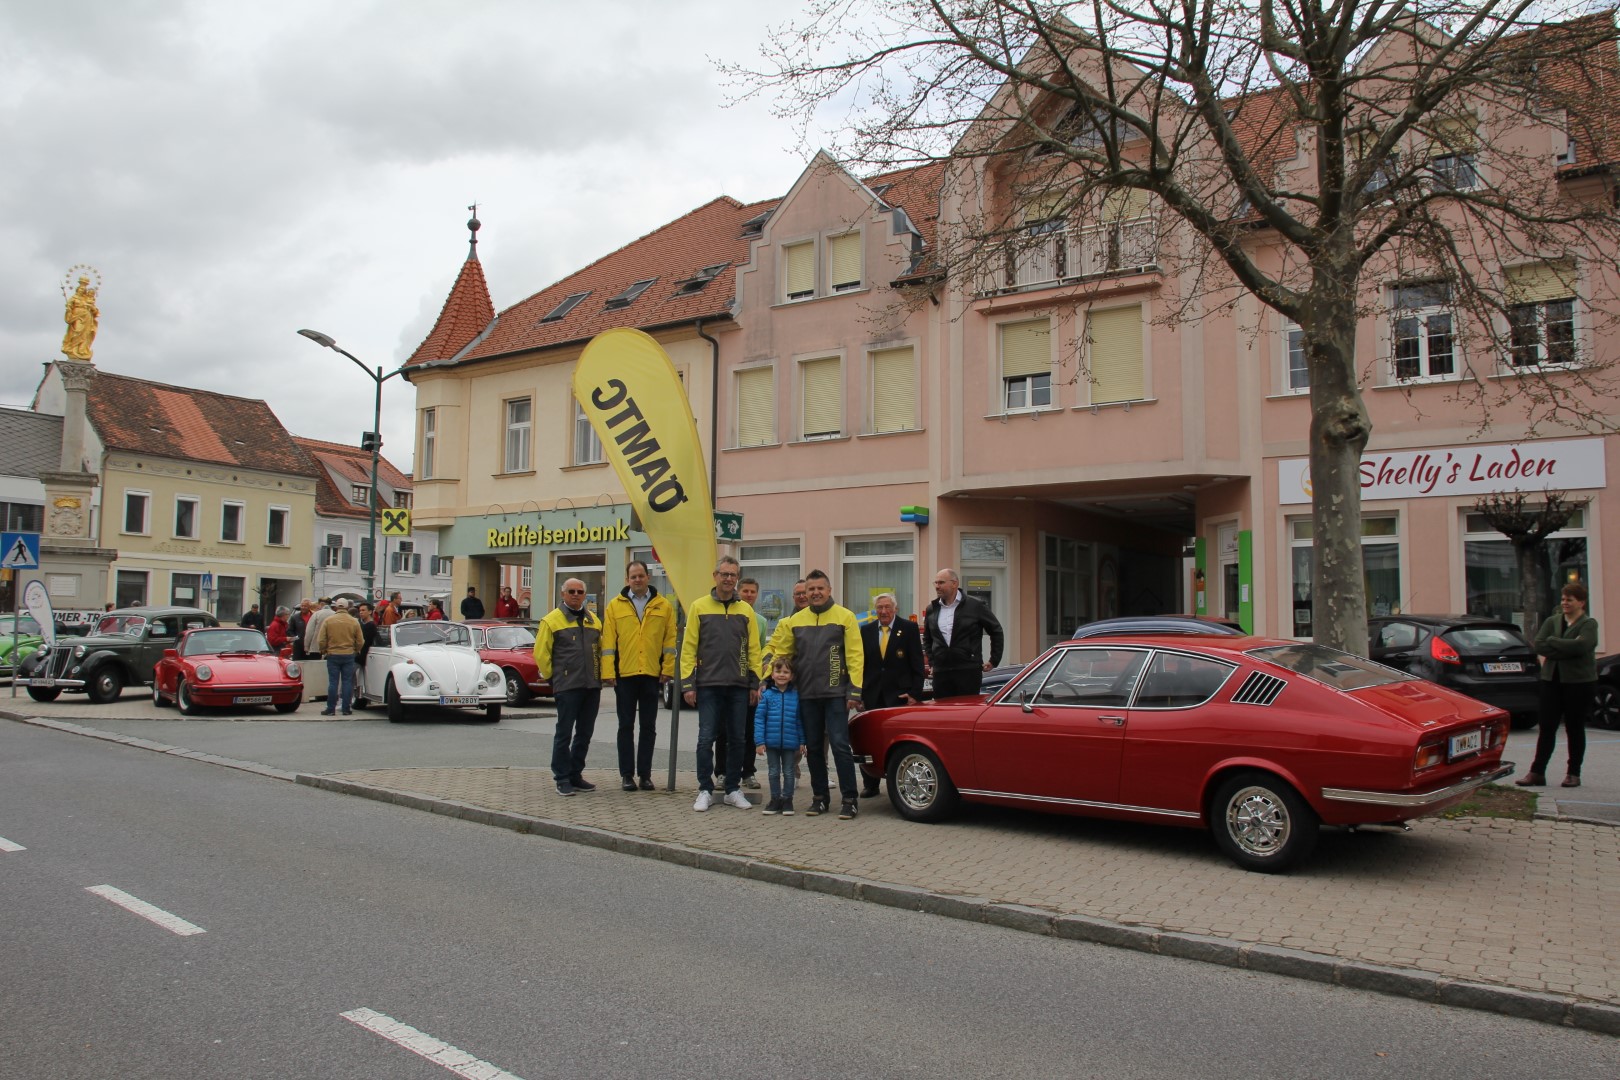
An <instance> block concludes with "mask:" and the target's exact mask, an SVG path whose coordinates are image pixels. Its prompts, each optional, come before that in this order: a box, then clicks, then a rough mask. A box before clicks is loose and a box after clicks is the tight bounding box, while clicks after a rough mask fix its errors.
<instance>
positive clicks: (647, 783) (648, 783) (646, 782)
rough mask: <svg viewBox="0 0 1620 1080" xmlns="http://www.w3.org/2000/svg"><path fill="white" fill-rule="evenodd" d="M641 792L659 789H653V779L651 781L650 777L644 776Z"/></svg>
mask: <svg viewBox="0 0 1620 1080" xmlns="http://www.w3.org/2000/svg"><path fill="white" fill-rule="evenodd" d="M641 790H642V791H657V790H658V789H657V788H655V787H653V782H652V780H651V779H649V778H648V777H645V776H643V777H642V778H641Z"/></svg>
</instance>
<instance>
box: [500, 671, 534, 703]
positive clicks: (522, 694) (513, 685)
mask: <svg viewBox="0 0 1620 1080" xmlns="http://www.w3.org/2000/svg"><path fill="white" fill-rule="evenodd" d="M505 674H506V703H507V704H508V705H510V706H512V707H513V708H514V709H515V708H517V707H518V706H519V705H522V704H523V703H524V702H526V701H528V700H529V684H528V683H526V682H524V681H523V676H521V675H519V674H518V673H517V672H516V671H513V670H512V669H511V668H507V669H506V672H505Z"/></svg>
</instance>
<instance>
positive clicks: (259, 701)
mask: <svg viewBox="0 0 1620 1080" xmlns="http://www.w3.org/2000/svg"><path fill="white" fill-rule="evenodd" d="M231 701H232V702H233V703H235V704H237V705H268V704H270V695H269V694H253V695H252V696H247V697H233V698H231Z"/></svg>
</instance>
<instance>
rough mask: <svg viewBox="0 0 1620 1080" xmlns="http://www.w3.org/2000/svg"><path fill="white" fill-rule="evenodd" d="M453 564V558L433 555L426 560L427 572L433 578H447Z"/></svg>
mask: <svg viewBox="0 0 1620 1080" xmlns="http://www.w3.org/2000/svg"><path fill="white" fill-rule="evenodd" d="M454 563H455V557H454V556H451V555H435V556H433V558H432V559H430V560H428V570H429V572H430V573H431V574H432V576H434V577H449V576H450V573H451V570H452V569H453V566H454Z"/></svg>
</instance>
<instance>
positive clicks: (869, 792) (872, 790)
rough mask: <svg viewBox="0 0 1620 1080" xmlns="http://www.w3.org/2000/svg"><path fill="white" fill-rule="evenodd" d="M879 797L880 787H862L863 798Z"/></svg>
mask: <svg viewBox="0 0 1620 1080" xmlns="http://www.w3.org/2000/svg"><path fill="white" fill-rule="evenodd" d="M877 797H878V789H877V788H876V787H875V786H873V787H869V788H861V798H863V799H875V798H877Z"/></svg>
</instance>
